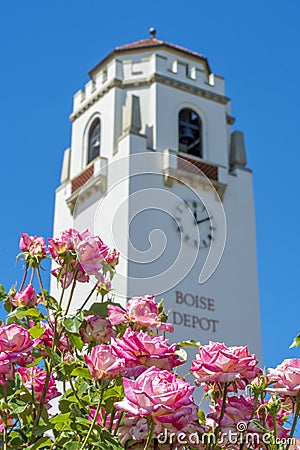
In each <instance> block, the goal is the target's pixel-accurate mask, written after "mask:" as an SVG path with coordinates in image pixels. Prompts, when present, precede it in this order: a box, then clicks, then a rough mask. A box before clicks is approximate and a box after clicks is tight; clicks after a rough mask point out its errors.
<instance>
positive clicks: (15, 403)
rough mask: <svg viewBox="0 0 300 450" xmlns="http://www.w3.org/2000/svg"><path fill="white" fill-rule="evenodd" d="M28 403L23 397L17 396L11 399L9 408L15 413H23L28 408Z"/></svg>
mask: <svg viewBox="0 0 300 450" xmlns="http://www.w3.org/2000/svg"><path fill="white" fill-rule="evenodd" d="M27 406H28V403H26V402H24V401H23V400H21V399H18V398H15V399H12V400H10V401H9V408H10V410H11V411H12V413H13V414H21V413H22V412H24V411H25V409H26V408H27Z"/></svg>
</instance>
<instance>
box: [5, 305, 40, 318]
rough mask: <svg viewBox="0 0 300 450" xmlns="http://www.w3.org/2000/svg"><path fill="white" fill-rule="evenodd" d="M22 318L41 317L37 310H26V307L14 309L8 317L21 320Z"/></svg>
mask: <svg viewBox="0 0 300 450" xmlns="http://www.w3.org/2000/svg"><path fill="white" fill-rule="evenodd" d="M23 316H25V317H40V316H42V313H41V311H39V310H38V309H37V308H27V306H20V307H19V308H16V309H15V310H14V311H12V312H11V313H10V314H9V315H8V318H11V317H17V318H22V317H23Z"/></svg>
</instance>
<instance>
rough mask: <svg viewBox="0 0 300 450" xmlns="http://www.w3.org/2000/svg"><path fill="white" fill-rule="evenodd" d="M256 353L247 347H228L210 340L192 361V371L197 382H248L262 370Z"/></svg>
mask: <svg viewBox="0 0 300 450" xmlns="http://www.w3.org/2000/svg"><path fill="white" fill-rule="evenodd" d="M257 364H258V361H257V359H256V357H255V355H251V354H249V350H248V348H247V347H226V345H225V344H220V343H219V342H210V343H209V344H208V345H203V346H202V347H200V349H199V353H198V354H197V356H196V360H194V361H193V362H192V367H191V373H192V374H193V375H194V377H195V379H196V382H197V383H198V384H201V383H232V382H239V386H240V383H241V382H244V384H245V383H246V384H248V383H249V382H250V381H252V380H253V379H254V378H255V377H256V376H257V375H258V374H259V373H260V372H261V371H260V369H258V367H257Z"/></svg>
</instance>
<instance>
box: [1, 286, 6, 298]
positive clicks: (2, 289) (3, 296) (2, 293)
mask: <svg viewBox="0 0 300 450" xmlns="http://www.w3.org/2000/svg"><path fill="white" fill-rule="evenodd" d="M5 299H6V292H5V289H4V287H3V286H2V284H0V301H3V300H5Z"/></svg>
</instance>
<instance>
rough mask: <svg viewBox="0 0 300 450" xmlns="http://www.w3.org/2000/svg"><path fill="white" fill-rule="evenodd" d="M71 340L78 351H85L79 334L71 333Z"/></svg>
mask: <svg viewBox="0 0 300 450" xmlns="http://www.w3.org/2000/svg"><path fill="white" fill-rule="evenodd" d="M68 336H69V339H70V341H71V344H72V346H73V347H75V348H77V350H79V351H81V350H82V349H83V346H84V343H83V342H82V339H81V337H80V335H79V334H75V333H70V334H69V335H68Z"/></svg>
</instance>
